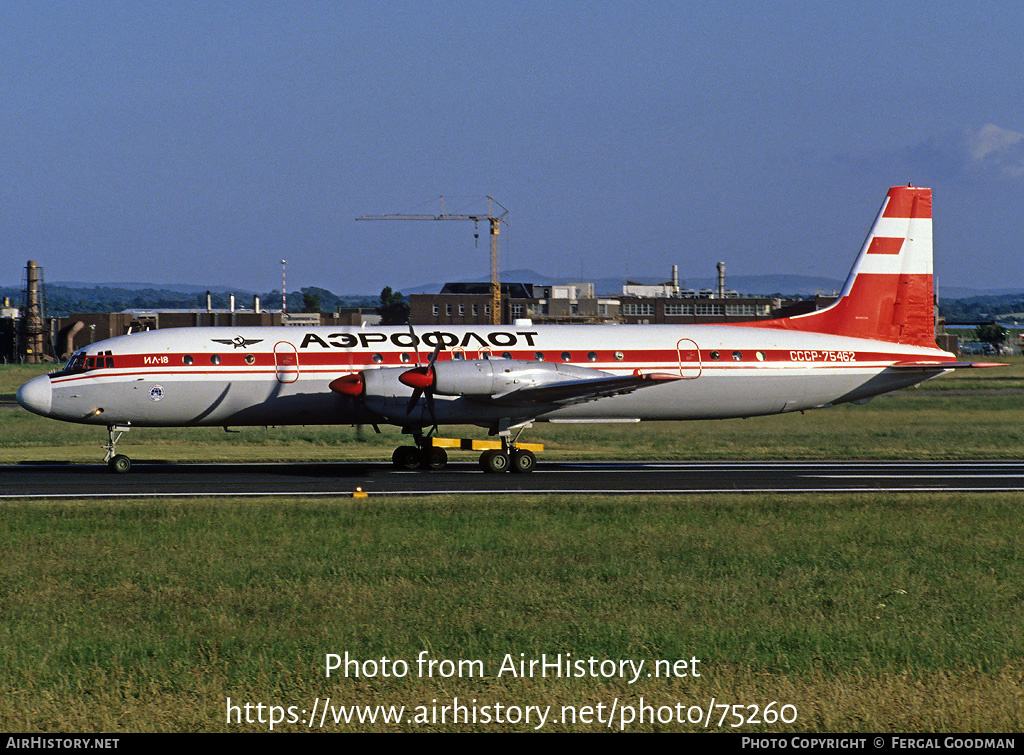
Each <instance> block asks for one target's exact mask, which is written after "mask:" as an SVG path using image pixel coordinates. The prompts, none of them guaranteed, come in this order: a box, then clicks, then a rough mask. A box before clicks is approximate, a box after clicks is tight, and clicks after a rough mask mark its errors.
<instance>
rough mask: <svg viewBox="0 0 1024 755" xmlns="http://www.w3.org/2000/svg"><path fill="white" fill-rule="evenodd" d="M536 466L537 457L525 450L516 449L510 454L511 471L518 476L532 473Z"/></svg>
mask: <svg viewBox="0 0 1024 755" xmlns="http://www.w3.org/2000/svg"><path fill="white" fill-rule="evenodd" d="M536 466H537V457H536V456H535V455H534V453H533V451H527V450H525V449H516V450H515V451H513V452H512V471H513V472H517V473H519V474H527V473H528V472H532V471H533V469H534V467H536Z"/></svg>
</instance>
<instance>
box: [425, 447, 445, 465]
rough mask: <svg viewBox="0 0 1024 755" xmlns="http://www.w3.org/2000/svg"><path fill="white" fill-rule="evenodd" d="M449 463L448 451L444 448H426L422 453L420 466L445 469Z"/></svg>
mask: <svg viewBox="0 0 1024 755" xmlns="http://www.w3.org/2000/svg"><path fill="white" fill-rule="evenodd" d="M447 463H448V452H447V451H445V450H444V449H443V448H433V447H428V448H424V449H423V451H422V452H421V454H420V466H421V467H422V468H423V469H444V467H445V465H446V464H447Z"/></svg>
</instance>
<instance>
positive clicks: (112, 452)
mask: <svg viewBox="0 0 1024 755" xmlns="http://www.w3.org/2000/svg"><path fill="white" fill-rule="evenodd" d="M129 430H131V427H129V426H128V425H107V438H108V440H107V444H106V445H105V446H103V450H105V451H106V452H107V453H106V454H105V455H104V456H103V461H105V462H106V463H107V469H109V470H110V471H111V472H113V473H114V474H127V473H128V471H129V470H130V469H131V468H132V460H131V459H129V458H128V457H127V456H125V455H124V454H119V453H118V452H117V442H118V441H119V440H121V436H122V435H124V434H125V433H126V432H128V431H129Z"/></svg>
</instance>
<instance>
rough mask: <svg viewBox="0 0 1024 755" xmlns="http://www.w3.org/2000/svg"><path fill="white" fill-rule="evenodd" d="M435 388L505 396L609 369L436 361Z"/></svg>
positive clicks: (443, 392) (446, 392)
mask: <svg viewBox="0 0 1024 755" xmlns="http://www.w3.org/2000/svg"><path fill="white" fill-rule="evenodd" d="M432 369H433V372H434V382H433V387H432V390H433V391H434V392H435V393H438V394H440V395H442V396H503V395H505V394H506V393H511V392H513V391H516V390H519V389H520V388H531V387H535V386H538V385H547V384H549V383H560V382H563V381H566V380H585V379H590V378H595V377H598V376H601V375H607V374H609V373H605V372H601V371H599V370H592V369H589V368H587V367H574V366H572V365H569V364H556V363H551V362H527V361H524V360H519V359H473V360H466V361H458V360H456V361H451V362H435V363H434V365H433V367H432Z"/></svg>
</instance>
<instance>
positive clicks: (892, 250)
mask: <svg viewBox="0 0 1024 755" xmlns="http://www.w3.org/2000/svg"><path fill="white" fill-rule="evenodd" d="M902 248H903V239H899V238H886V237H885V236H875V237H874V238H873V239H871V246H869V247H868V254H899V253H900V249H902Z"/></svg>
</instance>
